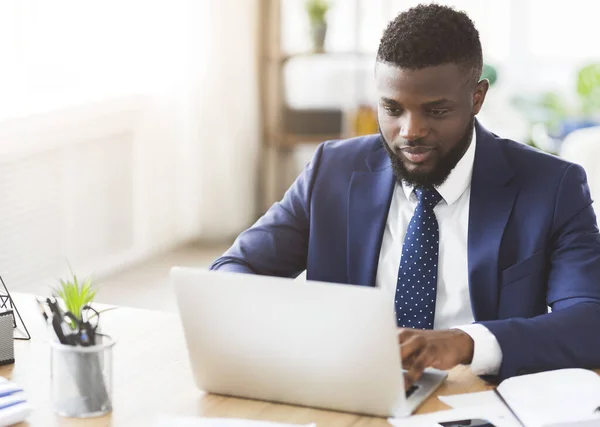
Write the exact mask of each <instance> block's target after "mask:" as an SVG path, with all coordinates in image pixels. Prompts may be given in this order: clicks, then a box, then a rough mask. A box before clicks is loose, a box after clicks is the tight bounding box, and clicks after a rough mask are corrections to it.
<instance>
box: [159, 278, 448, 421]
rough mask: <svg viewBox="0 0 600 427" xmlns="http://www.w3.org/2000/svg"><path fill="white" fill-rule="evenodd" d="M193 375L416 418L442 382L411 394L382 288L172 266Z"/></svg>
mask: <svg viewBox="0 0 600 427" xmlns="http://www.w3.org/2000/svg"><path fill="white" fill-rule="evenodd" d="M171 281H172V284H173V286H174V289H175V293H176V296H177V303H178V306H179V313H180V316H181V320H182V324H183V329H184V333H185V338H186V341H187V347H188V352H189V357H190V361H191V365H192V370H193V373H194V377H195V381H196V384H197V386H198V388H200V389H201V390H204V391H206V392H209V393H216V394H223V395H229V396H240V397H247V398H252V399H260V400H267V401H274V402H283V403H288V404H295V405H302V406H311V407H319V408H325V409H332V410H337V411H343V412H353V413H359V414H367V415H375V416H382V417H387V416H394V417H399V416H407V415H410V414H411V413H412V412H413V411H414V410H415V409H416V408H417V407H418V406H419V405H420V404H421V403H422V402H423V401H424V400H425V399H426V398H427V397H428V396H429V395H430V394H431V393H432V392H433V391H435V389H436V388H437V387H438V386H439V385H440V384H441V383H442V382H443V381H444V379H445V378H446V373H445V372H443V371H437V370H432V369H429V370H427V372H426V373H425V375H424V376H423V377H422V379H421V380H420V381H419V382H418V384H416V387H415V388H413V389H412V390H410V391H409V393H406V392H405V390H404V381H403V371H402V365H401V361H400V351H399V345H398V338H397V329H396V323H395V316H394V307H393V304H392V303H391V301H390V297H389V295H386V294H385V293H384V291H382V290H380V289H375V288H367V287H363V286H348V285H336V284H331V283H321V282H310V281H308V282H298V281H294V280H292V279H282V278H274V277H264V276H253V275H246V274H237V273H222V272H212V271H207V270H202V269H192V268H179V267H174V268H173V269H172V270H171Z"/></svg>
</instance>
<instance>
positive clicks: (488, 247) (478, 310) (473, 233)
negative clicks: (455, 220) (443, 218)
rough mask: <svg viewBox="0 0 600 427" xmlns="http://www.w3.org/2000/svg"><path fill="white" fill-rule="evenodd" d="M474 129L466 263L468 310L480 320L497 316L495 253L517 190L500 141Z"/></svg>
mask: <svg viewBox="0 0 600 427" xmlns="http://www.w3.org/2000/svg"><path fill="white" fill-rule="evenodd" d="M475 129H476V132H477V147H476V149H475V161H474V165H473V177H472V179H471V201H470V208H469V236H468V264H469V290H470V294H471V307H472V310H473V315H474V317H475V320H477V321H482V320H494V319H496V318H497V317H498V294H499V290H498V286H499V285H498V253H499V250H500V243H501V241H502V236H503V233H504V229H505V226H506V223H507V221H508V218H509V216H510V213H511V211H512V207H513V204H514V201H515V198H516V196H517V192H518V188H517V185H516V183H515V180H512V179H511V178H512V177H513V170H512V168H511V167H510V165H509V164H508V162H507V160H506V156H505V154H504V150H503V149H502V146H501V144H502V141H500V140H498V138H496V137H495V136H494V135H492V134H491V133H489V132H488V131H487V130H485V129H484V128H483V127H482V126H481V125H480V124H479V123H478V122H477V123H476V126H475Z"/></svg>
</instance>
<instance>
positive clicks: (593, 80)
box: [577, 64, 600, 115]
mask: <svg viewBox="0 0 600 427" xmlns="http://www.w3.org/2000/svg"><path fill="white" fill-rule="evenodd" d="M577 94H578V95H579V97H580V98H581V109H582V112H583V113H584V114H588V115H590V114H594V113H597V112H598V111H600V64H590V65H587V66H585V67H583V68H582V69H581V70H579V72H578V73H577Z"/></svg>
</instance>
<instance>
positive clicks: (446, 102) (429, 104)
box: [423, 98, 454, 107]
mask: <svg viewBox="0 0 600 427" xmlns="http://www.w3.org/2000/svg"><path fill="white" fill-rule="evenodd" d="M449 105H454V101H451V100H449V99H446V98H440V99H435V100H433V101H429V102H425V103H424V104H423V106H424V107H444V106H449Z"/></svg>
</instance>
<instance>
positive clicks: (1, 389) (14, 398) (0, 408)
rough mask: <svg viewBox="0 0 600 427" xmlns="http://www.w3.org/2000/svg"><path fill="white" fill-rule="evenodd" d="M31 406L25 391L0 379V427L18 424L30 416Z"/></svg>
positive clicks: (10, 382) (4, 379)
mask: <svg viewBox="0 0 600 427" xmlns="http://www.w3.org/2000/svg"><path fill="white" fill-rule="evenodd" d="M30 413H31V406H29V403H28V402H27V398H26V397H25V393H24V392H23V389H22V388H20V387H19V386H18V385H16V384H15V383H13V382H12V381H9V380H7V379H6V378H3V377H0V427H4V426H11V425H13V424H18V423H20V422H22V421H25V419H26V418H27V417H28V416H29V414H30Z"/></svg>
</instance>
